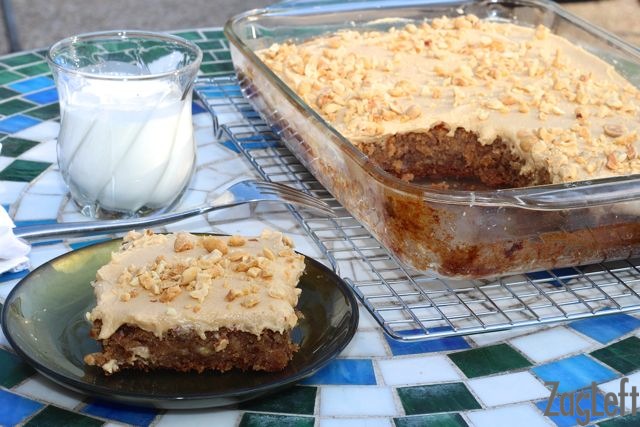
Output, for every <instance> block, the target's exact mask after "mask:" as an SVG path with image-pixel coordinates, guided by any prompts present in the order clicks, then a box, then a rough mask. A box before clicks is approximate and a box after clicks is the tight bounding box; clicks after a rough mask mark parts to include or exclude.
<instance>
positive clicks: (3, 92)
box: [0, 87, 19, 100]
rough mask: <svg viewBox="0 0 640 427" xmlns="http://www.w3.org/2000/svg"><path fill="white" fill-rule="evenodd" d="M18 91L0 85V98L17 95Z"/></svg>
mask: <svg viewBox="0 0 640 427" xmlns="http://www.w3.org/2000/svg"><path fill="white" fill-rule="evenodd" d="M18 94H19V92H16V91H15V90H11V89H7V88H6V87H0V100H3V99H9V98H13V97H14V96H16V95H18Z"/></svg>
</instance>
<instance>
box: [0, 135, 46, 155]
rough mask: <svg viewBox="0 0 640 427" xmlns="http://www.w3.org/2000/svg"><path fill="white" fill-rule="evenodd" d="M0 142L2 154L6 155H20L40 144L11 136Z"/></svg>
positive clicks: (0, 152) (0, 153)
mask: <svg viewBox="0 0 640 427" xmlns="http://www.w3.org/2000/svg"><path fill="white" fill-rule="evenodd" d="M0 144H2V150H0V155H2V156H5V157H18V156H19V155H20V154H22V153H24V152H25V151H27V150H30V149H31V148H33V147H35V146H36V145H38V144H39V142H38V141H30V140H28V139H21V138H13V137H11V136H10V137H8V138H6V139H3V140H2V141H0Z"/></svg>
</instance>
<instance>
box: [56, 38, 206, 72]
mask: <svg viewBox="0 0 640 427" xmlns="http://www.w3.org/2000/svg"><path fill="white" fill-rule="evenodd" d="M134 38H138V39H148V40H157V41H161V42H170V43H174V44H177V45H180V46H181V47H183V48H185V49H187V50H189V51H190V52H191V53H193V54H194V55H195V58H194V59H193V60H191V61H190V62H189V63H187V64H185V65H183V66H182V67H180V68H176V69H175V70H170V71H165V72H162V73H152V74H143V75H132V76H113V75H104V74H98V73H92V72H88V71H81V70H79V69H78V68H74V67H70V66H65V65H61V64H59V63H57V62H56V61H55V59H54V58H55V57H56V54H57V53H58V52H60V51H62V49H63V48H65V47H69V46H73V45H74V44H77V43H78V42H87V41H99V40H105V41H106V40H118V39H120V40H123V41H125V40H129V39H134ZM46 59H47V62H48V63H49V66H50V67H52V68H53V69H54V70H57V71H63V72H65V73H71V74H75V75H78V76H83V77H87V78H91V79H96V80H128V81H130V80H134V81H143V80H155V79H159V78H162V77H167V76H173V75H178V74H185V73H189V72H193V75H194V76H195V75H196V74H197V72H198V70H199V68H200V63H201V62H202V50H201V49H200V47H198V45H197V44H195V43H193V42H191V41H189V40H187V39H184V38H182V37H179V36H174V35H172V34H168V33H162V32H156V31H139V30H111V31H96V32H90V33H83V34H77V35H73V36H70V37H67V38H64V39H62V40H59V41H57V42H56V43H54V44H53V45H52V46H51V47H50V48H49V49H48V50H47V55H46Z"/></svg>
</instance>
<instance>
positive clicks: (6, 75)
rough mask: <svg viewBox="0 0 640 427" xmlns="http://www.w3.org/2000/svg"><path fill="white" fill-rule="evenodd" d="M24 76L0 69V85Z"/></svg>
mask: <svg viewBox="0 0 640 427" xmlns="http://www.w3.org/2000/svg"><path fill="white" fill-rule="evenodd" d="M23 77H24V76H22V75H20V74H18V73H14V72H11V71H6V70H5V71H0V85H4V84H7V83H11V82H13V81H15V80H20V79H21V78H23Z"/></svg>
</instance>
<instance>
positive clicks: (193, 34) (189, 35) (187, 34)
mask: <svg viewBox="0 0 640 427" xmlns="http://www.w3.org/2000/svg"><path fill="white" fill-rule="evenodd" d="M173 35H175V36H178V37H182V38H183V39H187V40H201V39H202V37H201V36H200V33H198V32H197V31H183V32H181V33H173Z"/></svg>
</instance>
